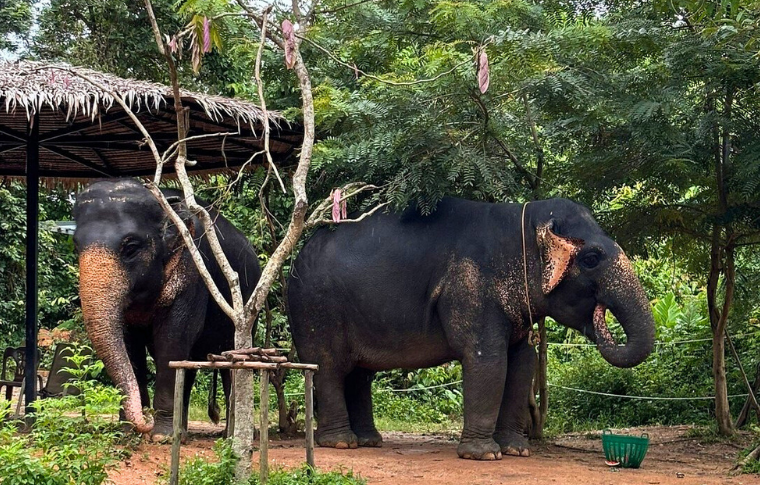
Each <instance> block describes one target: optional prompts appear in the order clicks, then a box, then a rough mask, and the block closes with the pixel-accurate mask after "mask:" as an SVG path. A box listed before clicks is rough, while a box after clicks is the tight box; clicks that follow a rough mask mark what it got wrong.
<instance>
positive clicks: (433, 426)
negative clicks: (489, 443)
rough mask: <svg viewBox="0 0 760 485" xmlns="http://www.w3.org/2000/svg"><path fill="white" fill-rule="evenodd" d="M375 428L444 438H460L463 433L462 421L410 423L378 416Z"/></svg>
mask: <svg viewBox="0 0 760 485" xmlns="http://www.w3.org/2000/svg"><path fill="white" fill-rule="evenodd" d="M375 426H376V427H377V429H378V431H381V432H382V431H401V432H404V433H432V434H440V435H444V436H453V437H459V435H460V434H461V433H462V421H461V420H460V419H454V420H448V419H447V420H445V421H443V422H441V423H426V422H409V421H406V420H404V419H396V418H389V417H386V416H377V417H376V418H375Z"/></svg>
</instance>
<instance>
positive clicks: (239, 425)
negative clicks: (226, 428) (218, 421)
mask: <svg viewBox="0 0 760 485" xmlns="http://www.w3.org/2000/svg"><path fill="white" fill-rule="evenodd" d="M243 327H244V328H243ZM250 347H253V338H252V337H251V328H250V326H248V325H245V324H242V325H240V324H238V325H235V348H236V349H247V348H250ZM232 373H233V376H232V379H233V382H234V383H235V385H234V386H233V388H232V409H233V410H234V419H235V421H234V426H233V427H232V450H233V451H234V452H235V455H237V456H238V457H240V460H239V461H238V462H237V465H236V467H235V479H236V480H237V481H238V482H239V483H243V482H245V481H247V480H248V478H249V477H250V476H251V457H252V456H253V434H254V433H253V431H254V430H253V399H252V398H253V373H252V372H251V371H250V370H247V369H239V370H233V371H232Z"/></svg>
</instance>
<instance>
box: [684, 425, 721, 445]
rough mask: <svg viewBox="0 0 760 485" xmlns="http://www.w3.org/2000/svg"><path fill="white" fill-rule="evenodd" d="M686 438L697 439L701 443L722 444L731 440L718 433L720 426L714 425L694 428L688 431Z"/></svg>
mask: <svg viewBox="0 0 760 485" xmlns="http://www.w3.org/2000/svg"><path fill="white" fill-rule="evenodd" d="M686 437H687V438H693V439H696V440H698V441H699V442H700V443H721V442H724V441H727V440H730V438H727V437H725V436H721V434H720V433H718V426H717V425H716V424H714V423H713V424H710V425H706V426H694V427H693V428H690V429H689V430H688V431H686Z"/></svg>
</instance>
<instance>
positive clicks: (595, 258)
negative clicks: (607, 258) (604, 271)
mask: <svg viewBox="0 0 760 485" xmlns="http://www.w3.org/2000/svg"><path fill="white" fill-rule="evenodd" d="M601 260H602V257H601V255H600V254H599V253H597V252H590V253H586V254H584V255H583V257H581V259H580V264H581V265H582V266H583V267H585V268H588V269H593V268H596V267H597V266H598V265H599V262H600V261H601Z"/></svg>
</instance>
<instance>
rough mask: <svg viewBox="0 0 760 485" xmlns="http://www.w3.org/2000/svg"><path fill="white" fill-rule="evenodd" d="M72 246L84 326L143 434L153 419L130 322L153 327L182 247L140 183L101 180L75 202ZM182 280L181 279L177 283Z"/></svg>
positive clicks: (126, 410) (127, 412)
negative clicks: (130, 343)
mask: <svg viewBox="0 0 760 485" xmlns="http://www.w3.org/2000/svg"><path fill="white" fill-rule="evenodd" d="M74 219H75V221H76V224H77V228H76V232H75V234H74V245H75V248H76V251H77V253H78V255H79V295H80V300H81V304H82V313H83V315H84V322H85V328H86V330H87V334H88V335H89V337H90V340H92V344H93V347H94V348H95V350H96V352H97V354H98V356H99V357H100V358H101V359H103V363H104V364H105V367H106V370H107V371H108V374H109V375H110V376H111V379H113V381H114V382H115V383H116V385H117V387H119V388H120V389H121V391H122V392H123V394H124V401H123V408H124V413H125V415H126V417H127V419H128V420H129V421H131V422H132V423H133V424H134V426H135V429H136V430H137V431H138V432H142V433H145V432H149V431H150V430H151V429H152V422H151V421H150V419H146V417H145V416H144V415H143V412H142V406H141V401H140V393H139V388H138V385H137V380H136V378H135V374H134V371H133V369H132V365H131V363H130V360H129V356H128V355H127V349H126V346H125V342H124V327H125V325H141V324H145V323H147V322H146V320H147V317H148V315H150V314H151V312H152V310H153V309H154V308H155V307H156V305H158V304H160V302H161V300H162V299H166V298H167V295H166V292H167V291H176V290H177V288H176V285H172V284H167V281H171V279H172V277H173V275H172V269H173V268H174V267H176V263H177V261H176V260H177V259H178V258H179V257H180V255H181V252H182V251H181V248H182V246H181V242H180V241H179V239H178V237H177V231H176V228H174V227H173V226H172V225H171V224H170V223H169V222H168V219H167V217H166V216H165V214H164V212H163V210H162V209H161V206H160V205H159V204H158V201H157V200H156V199H155V197H154V196H153V194H151V193H150V191H148V190H147V189H146V188H145V187H143V186H142V185H141V184H140V183H138V182H136V181H134V180H117V181H103V182H96V183H94V184H92V185H90V186H89V187H88V188H87V189H85V190H84V191H83V192H82V193H80V194H79V195H78V197H77V201H76V204H75V205H74ZM175 279H176V278H175Z"/></svg>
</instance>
